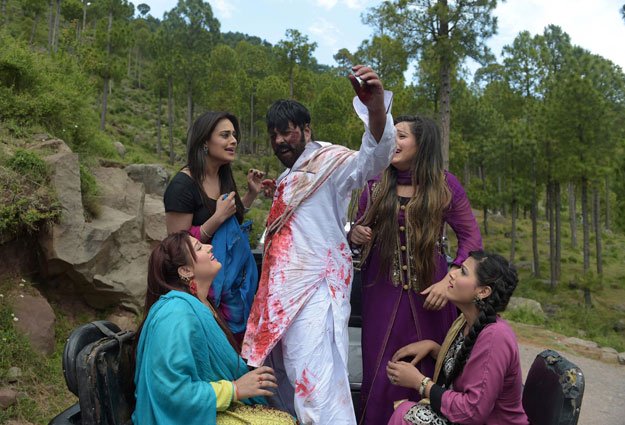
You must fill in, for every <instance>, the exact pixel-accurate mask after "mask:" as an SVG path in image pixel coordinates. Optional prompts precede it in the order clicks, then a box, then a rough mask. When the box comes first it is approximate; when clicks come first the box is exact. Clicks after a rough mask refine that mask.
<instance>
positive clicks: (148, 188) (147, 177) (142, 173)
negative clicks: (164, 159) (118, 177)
mask: <svg viewBox="0 0 625 425" xmlns="http://www.w3.org/2000/svg"><path fill="white" fill-rule="evenodd" d="M124 170H125V171H126V173H128V176H129V177H130V178H131V179H133V180H134V181H136V182H139V183H143V186H144V187H145V193H149V194H154V195H158V196H160V197H161V198H162V197H163V194H164V193H165V189H166V188H167V182H168V181H169V173H168V172H167V170H165V168H163V166H162V165H160V164H131V165H129V166H127V167H126V168H125V169H124Z"/></svg>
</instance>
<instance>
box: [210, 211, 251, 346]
mask: <svg viewBox="0 0 625 425" xmlns="http://www.w3.org/2000/svg"><path fill="white" fill-rule="evenodd" d="M244 225H245V224H243V226H244ZM211 244H212V245H213V255H215V258H216V259H217V260H218V261H219V262H220V263H221V265H222V268H221V270H220V271H219V273H218V274H217V276H216V277H215V280H214V281H213V284H212V285H211V289H210V292H209V297H210V298H211V300H213V303H214V305H215V306H216V307H217V308H219V311H220V312H221V315H222V317H223V318H224V320H225V321H226V324H227V325H228V327H229V328H230V330H231V331H232V333H234V334H238V333H242V332H245V327H246V325H247V319H248V317H249V315H250V309H251V308H252V302H253V301H254V295H255V294H256V289H257V288H258V269H257V268H256V261H255V260H254V255H253V254H252V250H251V249H250V243H249V240H248V238H247V234H246V233H245V232H244V231H243V230H242V229H241V226H239V222H238V221H237V219H236V217H234V216H232V217H230V218H229V219H228V220H226V221H225V222H224V223H223V224H222V225H221V226H219V229H217V231H216V232H215V234H214V235H213V239H212V242H211Z"/></svg>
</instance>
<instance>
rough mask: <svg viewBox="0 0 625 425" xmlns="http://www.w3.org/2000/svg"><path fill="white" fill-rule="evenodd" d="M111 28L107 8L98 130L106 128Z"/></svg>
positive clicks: (111, 24) (111, 20) (111, 23)
mask: <svg viewBox="0 0 625 425" xmlns="http://www.w3.org/2000/svg"><path fill="white" fill-rule="evenodd" d="M59 1H60V0H59ZM112 30H113V10H112V9H111V10H109V22H108V29H107V41H106V60H107V70H106V75H105V76H104V88H103V90H102V111H100V130H104V129H105V128H106V108H107V106H108V95H109V90H110V87H109V84H110V82H111V76H110V72H109V69H110V60H111V31H112Z"/></svg>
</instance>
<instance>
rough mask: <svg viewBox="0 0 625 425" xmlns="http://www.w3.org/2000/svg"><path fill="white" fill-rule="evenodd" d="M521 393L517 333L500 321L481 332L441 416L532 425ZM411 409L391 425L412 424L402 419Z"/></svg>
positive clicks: (488, 424)
mask: <svg viewBox="0 0 625 425" xmlns="http://www.w3.org/2000/svg"><path fill="white" fill-rule="evenodd" d="M426 375H427V374H426ZM522 393H523V376H522V374H521V361H520V356H519V346H518V345H517V342H516V337H515V335H514V331H513V330H512V329H511V328H510V326H509V325H508V323H507V322H506V321H505V320H503V319H500V318H499V317H498V318H497V321H496V322H495V323H492V324H490V325H487V326H486V327H485V328H484V329H483V330H482V332H480V334H479V336H478V337H477V341H475V345H474V346H473V349H472V350H471V355H470V356H469V359H468V360H467V363H466V364H465V365H464V369H463V370H462V373H461V374H460V376H458V377H457V378H456V379H455V380H454V383H453V390H450V391H445V392H443V397H442V400H441V413H442V414H443V415H444V416H445V417H446V418H447V419H448V420H449V421H450V422H453V423H458V424H463V425H500V424H506V425H529V421H528V420H527V415H526V414H525V411H524V410H523V405H522V402H521V399H522ZM412 406H414V403H413V402H404V403H402V404H401V405H399V406H398V407H397V411H396V413H395V415H393V418H392V419H391V421H390V422H389V425H401V424H409V422H407V421H406V420H404V419H403V417H404V415H405V414H406V412H407V411H408V410H409V409H410V408H411V407H412ZM380 423H382V422H380ZM384 423H386V422H384Z"/></svg>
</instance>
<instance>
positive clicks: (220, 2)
mask: <svg viewBox="0 0 625 425" xmlns="http://www.w3.org/2000/svg"><path fill="white" fill-rule="evenodd" d="M211 6H212V7H213V9H215V12H216V14H217V15H219V16H220V17H221V18H222V19H228V18H232V15H233V13H234V11H235V10H236V7H235V6H234V4H232V2H231V1H228V0H213V1H211Z"/></svg>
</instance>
